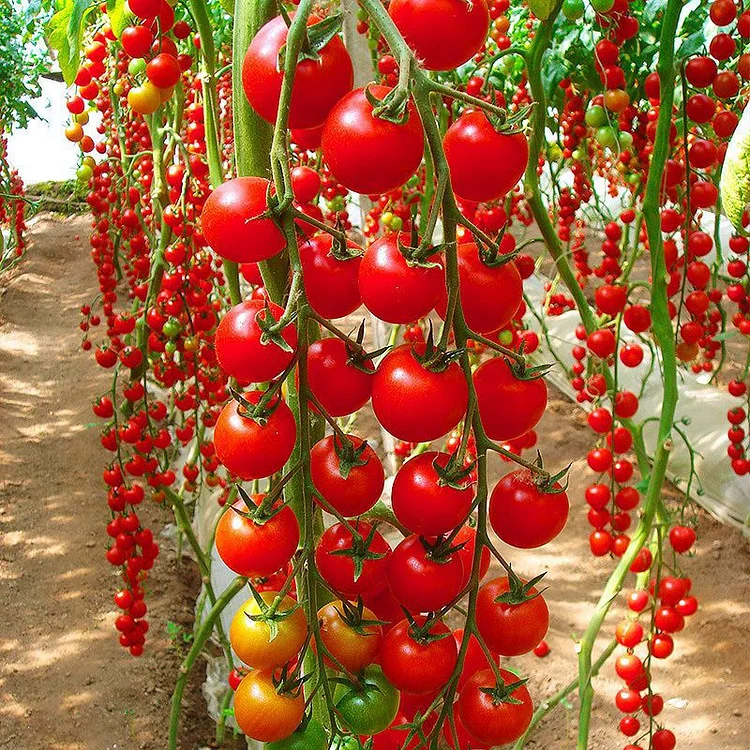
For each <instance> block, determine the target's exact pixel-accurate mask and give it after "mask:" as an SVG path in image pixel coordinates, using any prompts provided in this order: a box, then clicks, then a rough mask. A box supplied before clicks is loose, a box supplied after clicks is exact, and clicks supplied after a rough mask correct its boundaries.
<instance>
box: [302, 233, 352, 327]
mask: <svg viewBox="0 0 750 750" xmlns="http://www.w3.org/2000/svg"><path fill="white" fill-rule="evenodd" d="M346 245H347V248H349V249H350V250H351V251H354V252H357V253H361V248H360V247H359V246H358V245H355V244H354V243H353V242H349V241H347V243H346ZM299 255H300V262H301V263H302V275H303V277H304V280H305V293H306V294H307V302H308V304H309V305H310V307H312V309H313V310H314V311H315V312H316V313H318V315H320V316H321V317H323V318H328V319H333V318H343V317H344V316H345V315H350V314H351V313H353V312H354V311H355V310H356V309H357V308H358V307H359V306H360V305H361V304H362V300H361V299H360V296H359V286H358V283H357V277H358V275H359V266H360V263H361V259H360V258H359V257H353V258H347V259H346V260H339V259H338V258H337V257H336V256H335V255H334V253H333V238H332V237H331V235H329V234H324V233H321V234H316V235H315V236H313V237H311V238H309V239H306V240H305V241H304V242H301V243H300V246H299Z"/></svg>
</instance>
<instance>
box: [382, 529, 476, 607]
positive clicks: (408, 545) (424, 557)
mask: <svg viewBox="0 0 750 750" xmlns="http://www.w3.org/2000/svg"><path fill="white" fill-rule="evenodd" d="M463 581H464V564H463V561H462V560H461V556H460V555H459V554H458V553H455V552H454V553H452V554H449V555H440V556H438V555H436V554H433V552H432V551H431V550H430V549H429V544H428V542H426V541H425V540H424V539H423V538H422V537H419V536H417V535H416V534H413V535H412V536H408V537H406V539H404V540H403V541H402V542H401V543H400V544H399V545H398V546H397V547H396V549H394V550H393V554H392V555H391V559H390V562H389V565H388V585H389V587H390V589H391V591H392V592H393V595H394V596H395V597H396V599H397V600H398V602H399V603H400V604H401V605H402V606H404V607H405V608H406V609H407V610H409V612H414V613H418V612H435V611H437V610H439V609H440V608H441V607H444V606H445V605H446V604H448V603H449V602H450V601H452V600H453V598H454V597H455V596H456V595H457V594H458V593H459V592H460V591H461V588H462V587H463Z"/></svg>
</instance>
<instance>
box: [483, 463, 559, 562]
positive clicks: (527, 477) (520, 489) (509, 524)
mask: <svg viewBox="0 0 750 750" xmlns="http://www.w3.org/2000/svg"><path fill="white" fill-rule="evenodd" d="M553 489H554V490H555V492H546V491H545V490H544V489H543V488H542V487H540V486H539V485H538V484H537V483H536V481H535V477H534V474H532V472H531V471H529V469H518V470H517V471H512V472H510V474H506V475H505V476H504V477H503V478H502V479H501V480H500V481H499V482H498V483H497V484H496V485H495V489H493V490H492V495H491V496H490V523H491V524H492V528H493V529H494V530H495V533H496V534H497V535H498V536H499V537H500V538H501V539H502V540H503V541H504V542H505V543H506V544H510V545H511V546H512V547H519V548H520V549H533V548H535V547H541V546H542V545H543V544H547V542H550V541H552V539H554V538H555V537H556V536H557V535H558V534H559V533H560V532H561V531H562V530H563V529H564V528H565V523H566V521H567V520H568V510H569V507H570V505H569V502H568V496H567V494H566V493H565V492H564V491H562V488H561V487H560V485H559V484H558V483H555V484H554V486H553Z"/></svg>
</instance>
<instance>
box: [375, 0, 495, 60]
mask: <svg viewBox="0 0 750 750" xmlns="http://www.w3.org/2000/svg"><path fill="white" fill-rule="evenodd" d="M388 13H389V15H390V16H391V18H392V19H393V22H394V23H395V24H396V27H397V28H398V30H399V31H400V32H401V34H402V35H403V37H404V39H405V40H406V42H407V44H408V45H409V46H410V47H411V48H412V49H413V50H414V53H415V55H416V57H417V59H418V60H419V63H420V65H422V66H423V67H424V68H427V70H453V68H457V67H458V66H459V65H463V64H464V63H465V62H467V61H469V60H471V58H472V57H474V55H475V54H476V53H477V52H478V51H479V49H480V48H481V46H482V45H483V44H484V42H485V40H486V39H487V32H488V30H489V26H490V16H489V11H488V9H487V3H486V1H485V0H477V1H476V2H473V3H466V2H464V1H463V0H393V1H392V2H391V3H390V5H389V6H388Z"/></svg>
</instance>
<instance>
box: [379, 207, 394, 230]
mask: <svg viewBox="0 0 750 750" xmlns="http://www.w3.org/2000/svg"><path fill="white" fill-rule="evenodd" d="M380 218H381V221H382V222H383V224H384V225H385V226H387V227H389V226H390V225H391V222H392V221H393V214H392V213H391V212H390V211H383V215H382V216H381V217H380Z"/></svg>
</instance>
